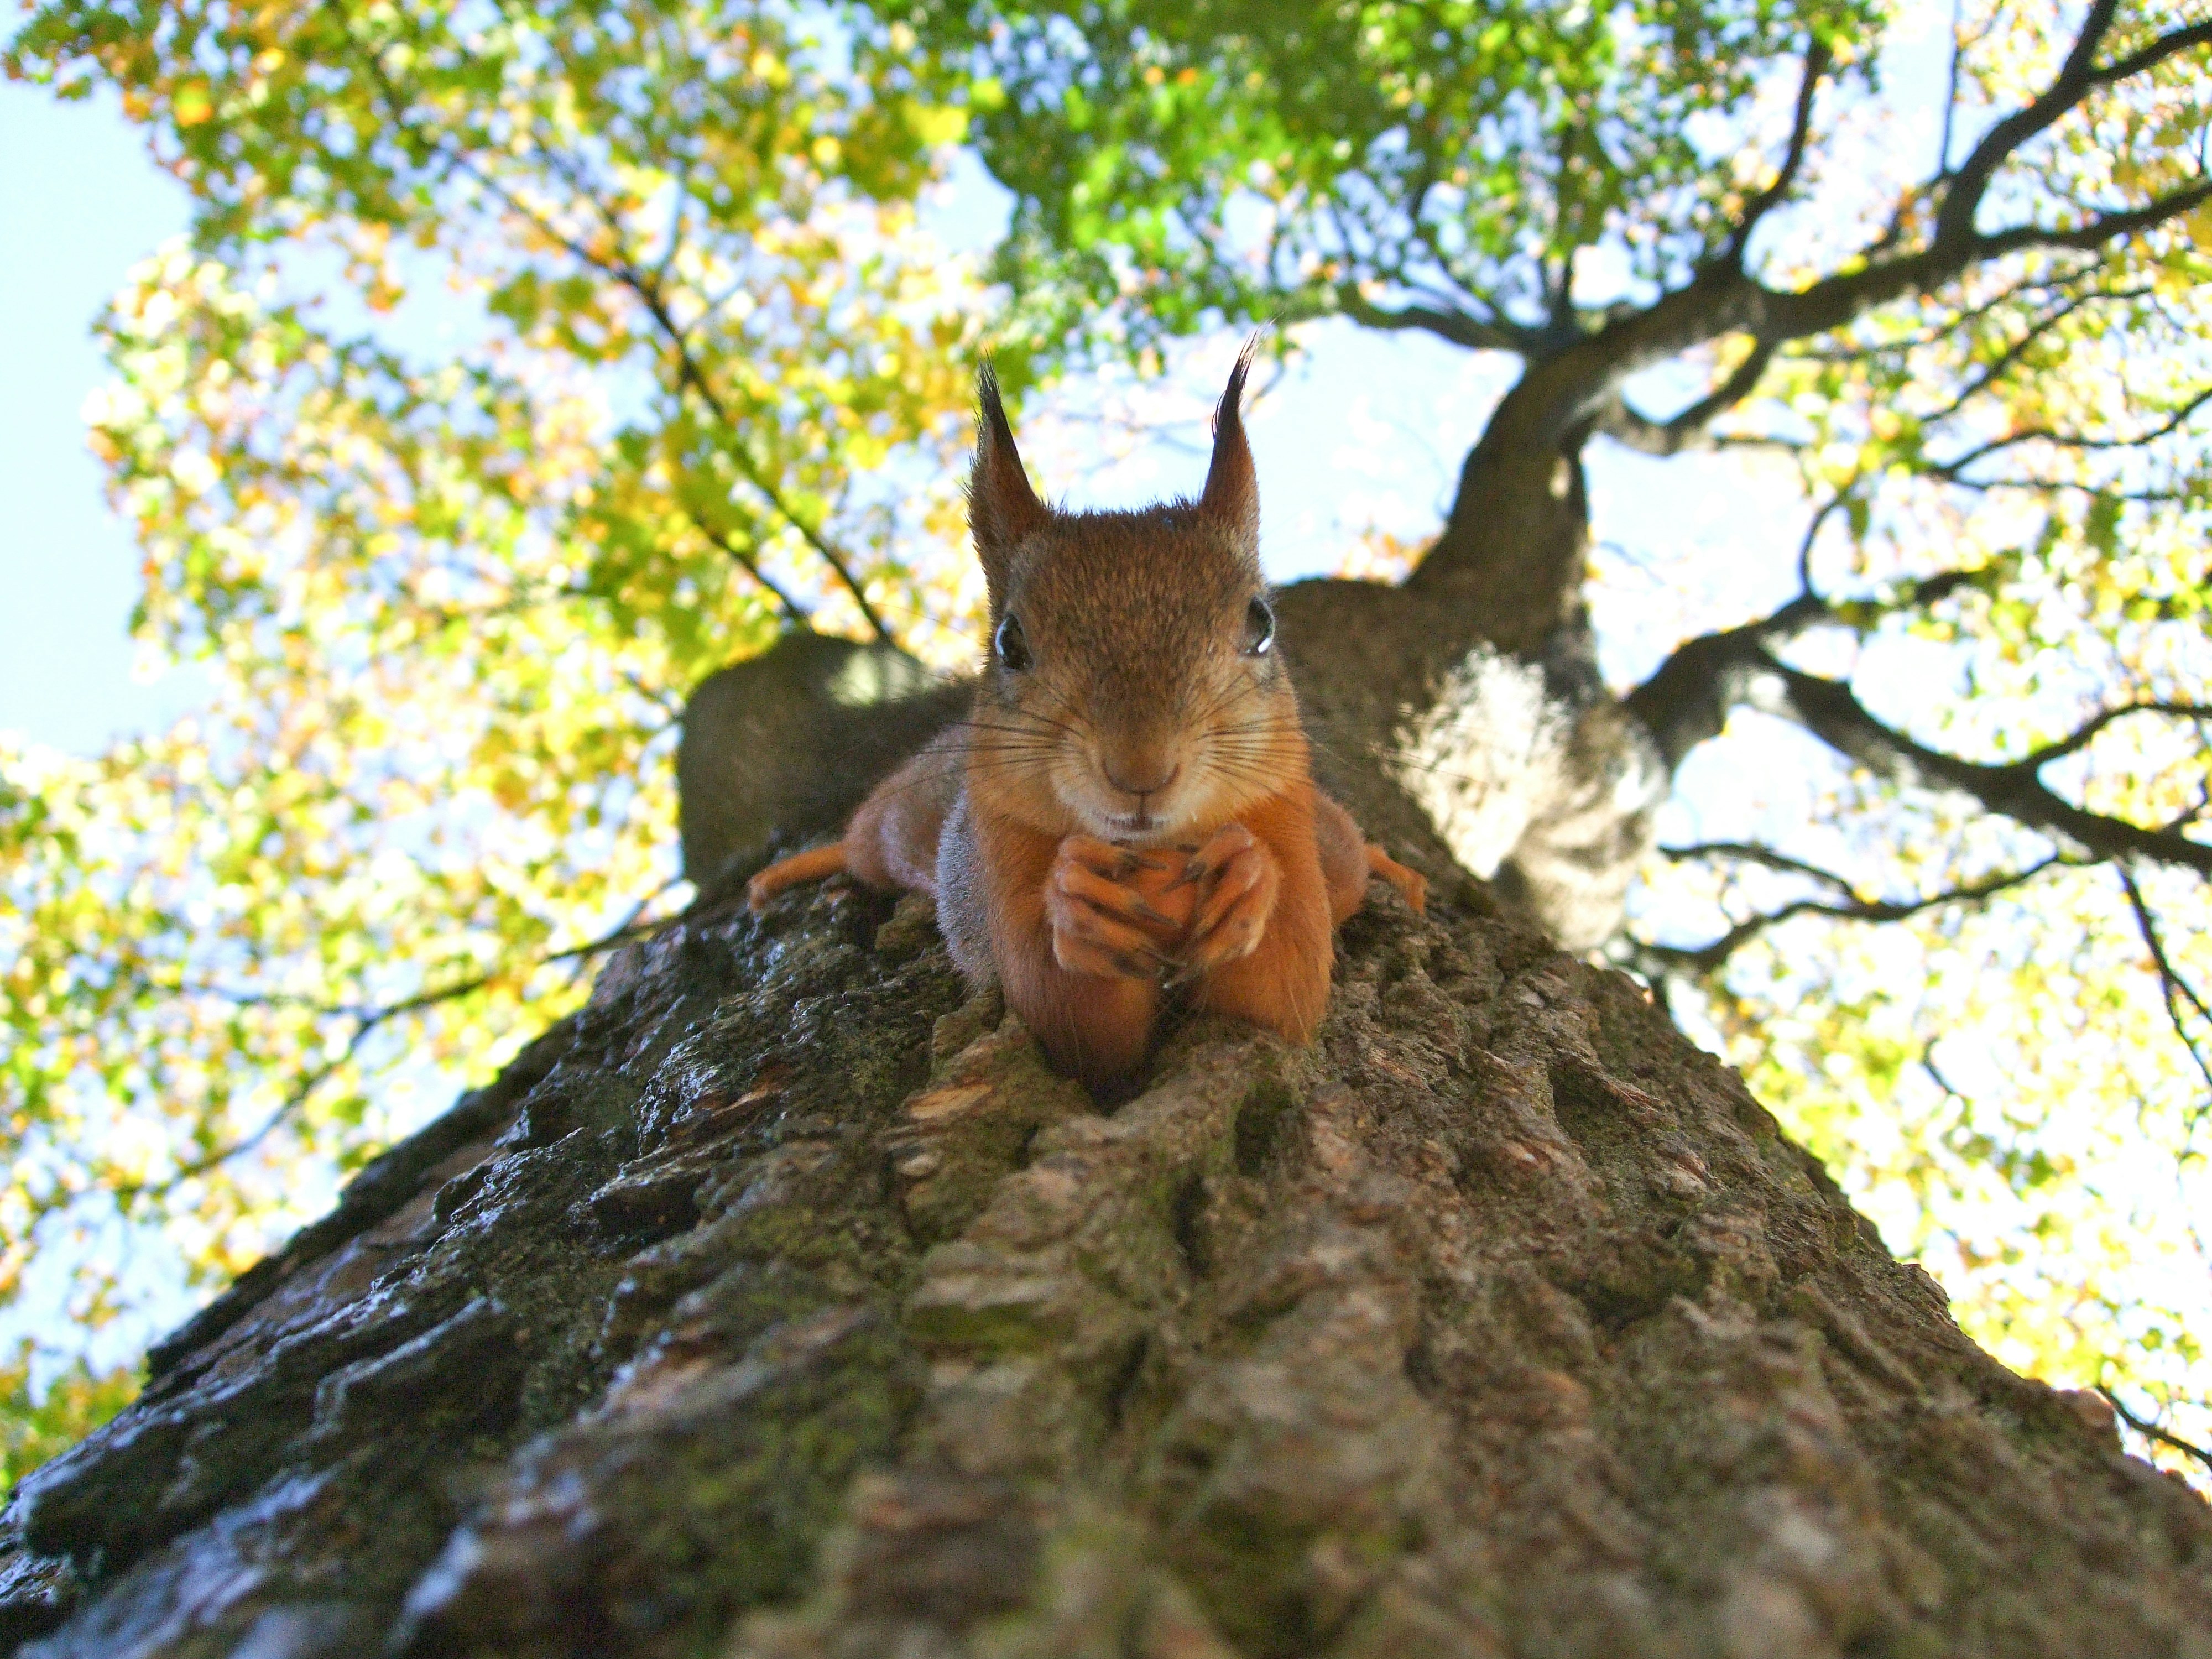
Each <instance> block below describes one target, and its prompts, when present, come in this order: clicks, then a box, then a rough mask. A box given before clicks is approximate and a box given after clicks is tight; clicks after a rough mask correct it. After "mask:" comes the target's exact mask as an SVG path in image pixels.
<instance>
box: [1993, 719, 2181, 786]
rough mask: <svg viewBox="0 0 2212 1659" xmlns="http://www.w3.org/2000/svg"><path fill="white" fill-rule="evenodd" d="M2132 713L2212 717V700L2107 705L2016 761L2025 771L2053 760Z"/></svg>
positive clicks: (2081, 746)
mask: <svg viewBox="0 0 2212 1659" xmlns="http://www.w3.org/2000/svg"><path fill="white" fill-rule="evenodd" d="M2130 714H2168V715H2171V716H2172V717H2173V718H2174V719H2175V720H2212V704H2208V703H2198V702H2127V703H2122V704H2120V705H2119V706H2118V708H2107V709H2104V710H2102V711H2101V712H2100V713H2099V714H2095V715H2093V716H2092V717H2091V718H2090V719H2089V720H2086V721H2084V722H2083V723H2082V724H2081V725H2080V726H2076V727H2075V729H2074V730H2073V731H2072V732H2069V733H2068V734H2067V735H2066V736H2064V737H2063V738H2059V739H2058V740H2057V742H2056V743H2047V744H2044V745H2043V746H2042V747H2041V748H2040V749H2036V750H2030V751H2029V752H2028V753H2027V754H2026V755H2024V756H2022V757H2021V758H2020V759H2018V760H2016V761H2015V762H2013V765H2014V766H2015V767H2017V768H2019V769H2021V770H2022V771H2027V772H2033V771H2037V770H2039V769H2042V768H2043V767H2045V766H2047V765H2049V764H2050V763H2051V762H2052V761H2055V760H2057V759H2060V758H2062V757H2064V756H2067V755H2070V754H2073V753H2074V752H2075V750H2081V749H2085V748H2087V746H2088V745H2089V744H2090V743H2091V742H2092V741H2093V739H2094V738H2095V737H2096V735H2097V733H2099V732H2101V731H2103V730H2104V729H2105V728H2106V726H2110V725H2111V724H2112V722H2113V721H2114V720H2124V719H2126V718H2127V717H2128V716H2129V715H2130Z"/></svg>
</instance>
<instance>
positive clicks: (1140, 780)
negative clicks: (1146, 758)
mask: <svg viewBox="0 0 2212 1659" xmlns="http://www.w3.org/2000/svg"><path fill="white" fill-rule="evenodd" d="M1098 769H1099V770H1100V771H1101V772H1103V773H1104V774H1105V775H1106V781H1107V782H1109V783H1110V784H1111V785H1113V786H1114V787H1115V788H1116V789H1118V790H1120V791H1121V793H1123V794H1125V795H1157V794H1158V793H1160V791H1161V790H1163V789H1164V788H1166V787H1168V786H1169V785H1170V784H1171V783H1173V782H1174V781H1176V778H1178V777H1180V776H1181V775H1182V762H1181V761H1176V762H1173V763H1170V765H1169V766H1168V769H1167V770H1166V772H1165V773H1164V774H1163V773H1162V772H1161V771H1160V769H1159V763H1158V762H1157V761H1155V762H1154V763H1152V765H1151V766H1150V767H1147V768H1145V769H1143V770H1142V771H1139V773H1138V775H1136V776H1135V777H1134V778H1122V777H1118V776H1116V775H1115V771H1114V769H1113V767H1112V766H1110V765H1109V764H1107V763H1104V762H1103V761H1102V762H1101V763H1099V767H1098Z"/></svg>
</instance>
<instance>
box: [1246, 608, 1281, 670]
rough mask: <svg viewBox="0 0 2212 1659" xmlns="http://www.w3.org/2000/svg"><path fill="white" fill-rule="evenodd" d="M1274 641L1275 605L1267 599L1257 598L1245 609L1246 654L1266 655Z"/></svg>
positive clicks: (1250, 655) (1253, 655)
mask: <svg viewBox="0 0 2212 1659" xmlns="http://www.w3.org/2000/svg"><path fill="white" fill-rule="evenodd" d="M1274 642H1275V611H1274V607H1273V606H1272V605H1269V604H1268V603H1267V600H1265V599H1255V600H1253V601H1252V603H1251V604H1250V605H1248V606H1246V607H1245V611H1244V654H1245V655H1247V656H1248V657H1261V656H1265V655H1266V654H1267V647H1270V646H1272V645H1273V644H1274Z"/></svg>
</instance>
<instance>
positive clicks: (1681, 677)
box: [1626, 596, 2212, 877]
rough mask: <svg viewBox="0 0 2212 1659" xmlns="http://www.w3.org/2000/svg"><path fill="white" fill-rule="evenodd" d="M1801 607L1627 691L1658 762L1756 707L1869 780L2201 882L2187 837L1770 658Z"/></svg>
mask: <svg viewBox="0 0 2212 1659" xmlns="http://www.w3.org/2000/svg"><path fill="white" fill-rule="evenodd" d="M1801 606H1806V607H1808V609H1811V610H1814V611H1817V610H1818V609H1824V608H1825V607H1822V606H1821V603H1820V601H1819V600H1818V599H1810V600H1809V601H1808V599H1807V598H1806V597H1804V596H1801V598H1800V599H1797V600H1795V601H1792V603H1791V605H1788V606H1785V607H1784V609H1783V610H1782V611H1778V612H1777V613H1775V616H1774V617H1769V618H1766V619H1765V620H1764V621H1762V622H1759V623H1750V624H1748V625H1747V626H1745V627H1742V628H1737V629H1729V630H1728V631H1727V632H1725V633H1720V634H1710V635H1705V637H1704V638H1702V639H1697V640H1692V641H1690V642H1689V643H1688V644H1686V645H1684V646H1682V647H1680V648H1678V649H1677V650H1676V651H1675V652H1674V654H1673V655H1672V656H1670V657H1669V658H1668V659H1667V661H1666V662H1665V663H1663V664H1662V665H1660V668H1659V670H1658V671H1657V672H1656V673H1655V674H1653V675H1652V677H1651V678H1650V679H1648V680H1646V681H1645V682H1644V684H1642V685H1640V686H1638V688H1637V689H1636V690H1633V691H1632V692H1631V693H1629V695H1628V696H1627V698H1626V705H1627V708H1628V709H1629V711H1630V712H1631V713H1632V714H1635V715H1636V716H1637V717H1638V719H1639V720H1643V721H1644V725H1645V726H1646V727H1647V728H1648V729H1649V730H1650V732H1651V734H1652V737H1653V738H1654V739H1655V740H1656V742H1657V743H1658V744H1659V746H1660V749H1661V750H1662V753H1664V754H1665V755H1666V757H1667V758H1668V763H1669V764H1674V763H1679V762H1680V759H1681V758H1682V757H1683V756H1684V755H1686V754H1687V753H1688V752H1689V750H1691V749H1692V748H1693V747H1695V746H1696V745H1697V744H1699V743H1702V742H1703V741H1705V739H1706V738H1710V737H1714V736H1717V734H1718V733H1719V732H1720V730H1721V728H1722V726H1723V724H1724V723H1725V722H1726V720H1727V717H1728V712H1729V709H1730V708H1756V709H1759V711H1760V712H1762V713H1765V714H1774V715H1777V716H1778V717H1779V718H1781V719H1784V720H1790V721H1793V722H1794V723H1796V725H1799V726H1803V727H1804V728H1805V729H1806V730H1808V731H1809V732H1812V733H1813V734H1814V736H1815V737H1818V738H1820V739H1821V740H1822V741H1823V742H1825V743H1826V744H1828V746H1829V747H1831V748H1832V749H1834V750H1837V751H1838V753H1840V754H1843V755H1846V756H1848V757H1850V758H1851V759H1852V760H1854V761H1856V762H1857V763H1859V764H1860V765H1862V766H1863V767H1865V768H1866V769H1868V770H1869V771H1870V772H1872V773H1874V774H1875V775H1876V776H1878V777H1883V778H1887V779H1888V780H1890V781H1893V782H1895V783H1899V784H1901V785H1904V786H1905V787H1918V788H1927V789H1934V790H1938V791H1948V792H1951V793H1958V794H1962V795H1965V796H1966V797H1968V798H1969V799H1972V800H1974V801H1976V802H1978V803H1979V804H1980V805H1982V806H1983V807H1984V808H1985V809H1986V810H1988V811H1993V812H2000V813H2002V814H2004V815H2005V816H2006V817H2010V818H2013V819H2014V820H2015V821H2016V822H2018V823H2021V824H2024V825H2026V826H2027V827H2028V828H2030V829H2039V830H2042V831H2044V832H2045V833H2047V834H2051V835H2055V836H2063V837H2065V838H2066V839H2068V840H2069V841H2072V842H2075V843H2076V844H2077V845H2079V846H2081V847H2082V848H2086V849H2087V851H2088V852H2090V853H2092V854H2095V855H2096V856H2097V857H2099V858H2103V859H2114V860H2118V859H2130V858H2136V859H2146V860H2149V861H2151V862H2152V863H2154V864H2164V865H2171V866H2176V867H2179V868H2182V869H2187V870H2192V871H2195V872H2197V874H2198V875H2200V876H2207V877H2212V844H2207V843H2206V842H2200V841H2194V840H2191V838H2190V837H2189V836H2185V835H2184V834H2183V833H2181V829H2180V827H2179V825H2175V826H2168V827H2166V828H2162V829H2145V828H2144V827H2143V826H2142V825H2141V824H2136V823H2129V822H2127V821H2126V820H2125V819H2122V818H2115V817H2106V816H2105V815H2104V814H2102V813H2098V812H2092V811H2087V810H2086V809H2085V808H2082V807H2079V806H2076V805H2074V804H2073V803H2072V802H2071V801H2069V800H2067V799H2064V798H2063V796H2060V795H2058V794H2057V793H2054V792H2053V791H2052V790H2051V789H2050V788H2049V787H2046V786H2045V784H2044V782H2043V781H2042V779H2041V777H2040V776H2039V765H2040V764H2041V763H2037V764H2035V765H2030V764H2027V763H2025V762H2014V763H1996V764H1990V763H1983V762H1978V761H1970V760H1966V759H1962V758H1961V757H1959V756H1956V755H1947V754H1944V753H1942V751H1940V750H1934V749H1929V748H1928V747H1927V746H1926V745H1925V744H1919V743H1917V742H1915V741H1914V740H1913V739H1911V738H1908V737H1906V736H1905V734H1904V733H1903V732H1898V731H1894V730H1893V729H1892V728H1891V727H1889V726H1886V725H1884V724H1883V723H1882V722H1881V720H1877V719H1875V716H1874V715H1873V714H1871V713H1869V711H1868V710H1867V708H1866V707H1865V706H1864V705H1863V704H1862V703H1861V702H1859V700H1858V698H1857V696H1855V695H1853V693H1852V691H1851V689H1850V687H1849V686H1848V685H1845V684H1840V683H1838V682H1837V681H1834V680H1826V679H1821V678H1818V677H1817V676H1814V675H1812V674H1807V673H1803V672H1801V671H1799V670H1797V669H1794V668H1791V667H1790V666H1788V665H1786V664H1784V663H1782V662H1780V661H1778V660H1777V659H1775V657H1774V656H1773V654H1772V653H1771V652H1770V651H1769V649H1768V648H1767V646H1766V643H1765V637H1766V636H1767V635H1770V634H1771V633H1772V632H1773V630H1774V629H1776V628H1778V626H1780V625H1782V624H1783V623H1784V621H1785V620H1786V619H1788V618H1790V616H1791V614H1792V613H1793V612H1794V611H1797V610H1798V609H1799V607H1801ZM2180 706H2181V707H2185V708H2193V707H2194V705H2180ZM2121 712H2130V713H2132V712H2136V711H2134V710H2133V709H2130V710H2126V711H2113V713H2112V718H2114V719H2117V718H2118V715H2119V714H2120V713H2121ZM2191 717H2193V716H2191ZM2089 735H2092V736H2093V735H2094V734H2093V733H2090V734H2089ZM2076 736H2077V737H2080V738H2081V741H2082V742H2086V741H2087V737H2082V736H2081V734H2078V733H2077V734H2076ZM2066 741H2069V742H2071V741H2072V739H2068V740H2066ZM2077 746H2078V745H2077ZM2063 752H2071V751H2070V750H2063ZM2051 758H2056V757H2055V756H2054V757H2051ZM2030 759H2033V757H2030Z"/></svg>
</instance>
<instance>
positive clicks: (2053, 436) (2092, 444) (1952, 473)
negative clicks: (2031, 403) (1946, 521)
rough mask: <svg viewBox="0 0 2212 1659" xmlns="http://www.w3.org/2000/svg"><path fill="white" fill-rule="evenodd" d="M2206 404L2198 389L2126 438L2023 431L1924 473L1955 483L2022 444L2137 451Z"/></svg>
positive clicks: (2210, 391) (2211, 397)
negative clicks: (2164, 415)
mask: <svg viewBox="0 0 2212 1659" xmlns="http://www.w3.org/2000/svg"><path fill="white" fill-rule="evenodd" d="M2206 404H2212V386H2205V387H2203V388H2202V389H2200V390H2199V391H2198V392H2197V394H2196V395H2195V396H2194V397H2192V398H2190V399H2189V400H2188V401H2187V402H2186V403H2185V404H2182V405H2181V407H2180V408H2179V409H2177V410H2174V411H2173V413H2172V416H2169V417H2168V418H2167V419H2166V420H2165V421H2163V422H2160V424H2159V425H2157V426H2154V427H2153V428H2150V429H2149V430H2148V431H2145V432H2139V433H2136V435H2134V436H2132V437H2126V438H2083V437H2076V436H2074V435H2070V434H2068V433H2063V432H2058V431H2056V430H2054V429H2052V428H2050V427H2045V426H2031V427H2024V428H2021V430H2020V431H2018V432H2015V433H2013V434H2012V435H2009V436H2008V437H2003V438H1993V439H1991V440H1990V441H1989V442H1987V443H1984V444H1977V445H1976V446H1975V447H1973V448H1972V449H1970V450H1968V451H1967V452H1966V453H1965V454H1963V455H1960V456H1958V457H1957V458H1955V459H1952V460H1948V461H1943V462H1940V463H1931V464H1930V465H1929V469H1928V470H1929V472H1930V473H1931V474H1932V475H1933V476H1935V477H1939V478H1950V479H1955V478H1957V477H1958V476H1959V474H1960V473H1961V472H1963V471H1966V469H1967V468H1968V467H1970V466H1972V465H1973V464H1974V463H1975V462H1976V461H1978V460H1983V459H1986V458H1987V457H1989V456H1991V455H1995V454H1996V453H2000V452H2001V451H2003V450H2007V449H2010V448H2012V447H2014V446H2015V445H2016V444H2025V443H2047V444H2054V445H2057V447H2060V448H2062V449H2138V448H2141V447H2142V446H2144V445H2146V444H2154V443H2156V442H2157V441H2159V440H2160V438H2170V437H2172V435H2174V434H2175V433H2176V432H2179V430H2180V429H2181V428H2183V427H2184V426H2185V425H2187V424H2188V422H2189V417H2190V416H2192V415H2194V414H2195V413H2196V412H2197V410H2200V409H2202V408H2203V407H2204V406H2205V405H2206Z"/></svg>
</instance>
